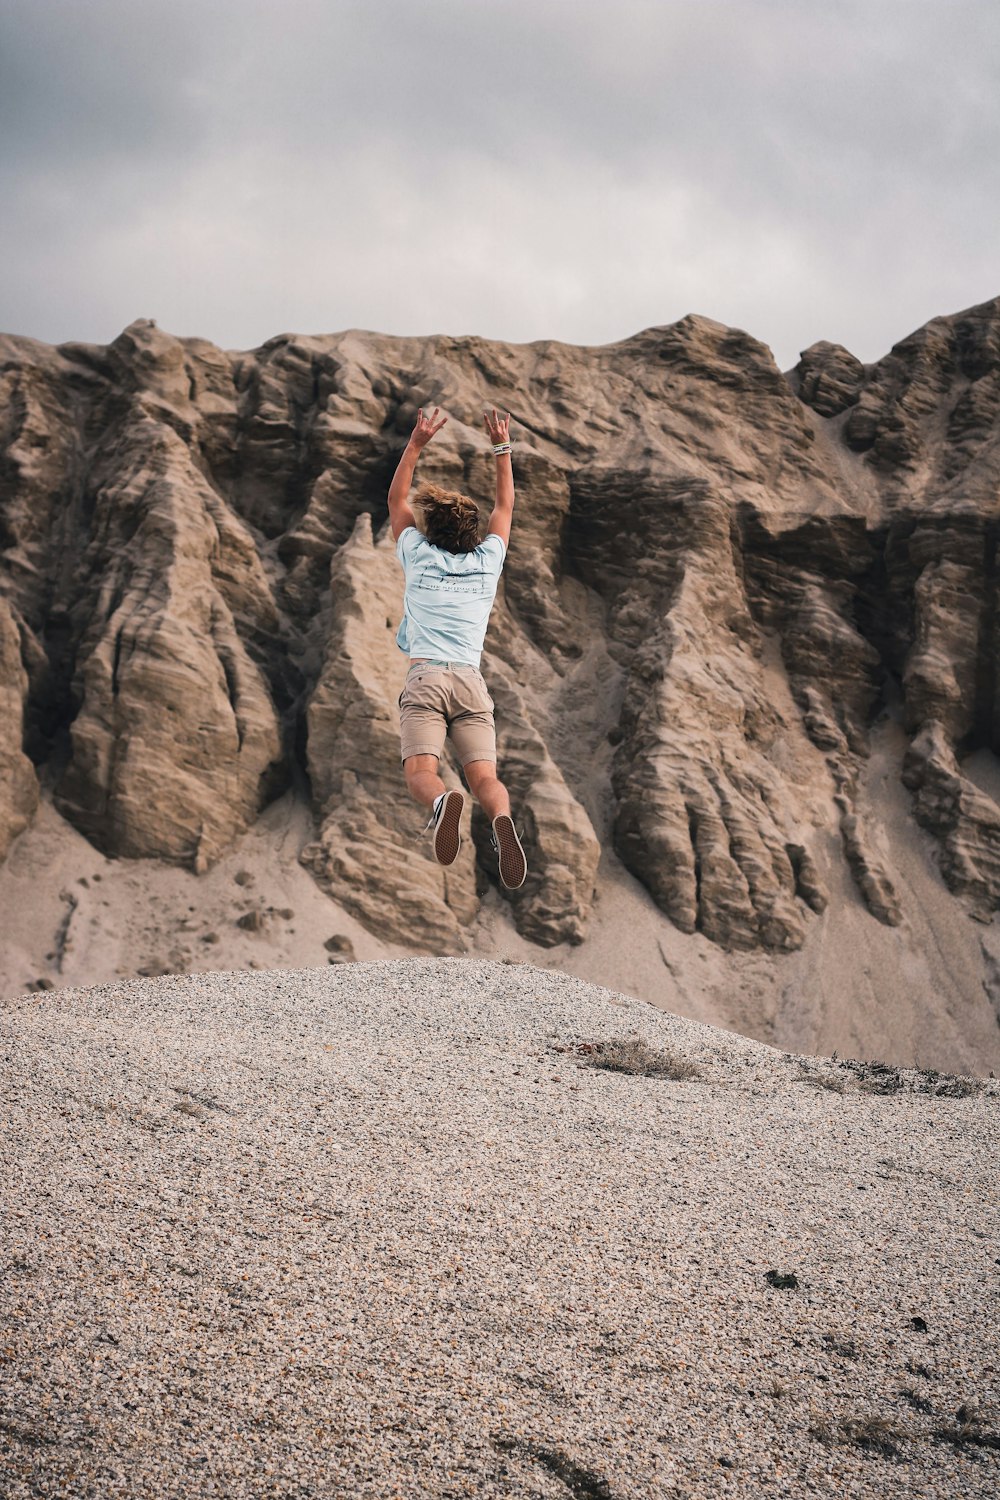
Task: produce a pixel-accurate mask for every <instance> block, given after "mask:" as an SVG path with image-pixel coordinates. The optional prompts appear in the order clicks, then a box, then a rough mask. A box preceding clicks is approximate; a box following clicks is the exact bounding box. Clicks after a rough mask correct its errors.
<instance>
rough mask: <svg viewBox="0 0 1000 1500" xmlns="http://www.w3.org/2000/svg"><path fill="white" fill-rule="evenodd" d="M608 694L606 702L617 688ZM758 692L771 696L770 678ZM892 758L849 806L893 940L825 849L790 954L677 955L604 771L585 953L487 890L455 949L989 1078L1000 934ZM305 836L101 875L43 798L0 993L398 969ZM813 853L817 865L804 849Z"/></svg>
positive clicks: (1, 872) (721, 1018)
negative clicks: (866, 844)
mask: <svg viewBox="0 0 1000 1500" xmlns="http://www.w3.org/2000/svg"><path fill="white" fill-rule="evenodd" d="M605 688H606V691H607V692H608V693H613V691H614V684H613V682H609V683H606V684H605ZM774 691H775V693H776V694H778V693H780V692H781V691H785V692H787V687H783V680H782V679H781V677H780V675H779V674H777V673H775V679H774ZM904 743H905V740H904V736H903V733H902V730H901V729H900V728H899V726H898V725H897V724H896V723H895V722H894V720H893V719H892V718H891V717H887V718H886V719H884V720H883V721H882V723H881V724H880V725H879V726H877V727H876V730H875V733H874V735H873V753H872V756H871V759H870V762H869V768H868V777H867V783H866V786H865V789H864V798H865V799H866V801H867V803H868V805H869V806H870V807H871V808H872V809H873V811H874V812H876V813H877V818H875V819H874V820H873V826H878V827H880V828H881V830H882V838H883V844H884V847H883V848H882V849H881V850H880V853H881V854H882V855H883V857H884V858H885V860H886V862H887V866H888V868H889V870H890V872H891V875H892V878H893V881H894V883H895V885H896V887H897V889H898V890H899V892H900V896H901V900H902V905H903V911H904V917H905V920H904V924H903V926H901V927H899V928H894V929H893V928H887V927H883V926H881V925H880V924H879V923H878V922H876V921H875V920H874V918H873V917H871V916H870V914H869V913H868V912H867V911H866V909H865V908H864V906H863V905H862V902H861V899H860V897H859V895H858V893H857V890H856V888H855V887H854V886H853V884H852V883H851V881H850V879H849V877H848V875H847V871H846V867H845V865H844V862H843V859H842V857H841V856H840V852H839V845H838V841H837V840H836V838H835V837H834V835H833V834H832V833H831V834H830V835H829V836H828V845H829V847H828V854H827V858H826V859H825V861H824V863H823V869H822V873H823V876H824V878H825V880H826V881H827V883H828V885H829V886H830V888H831V892H832V899H831V903H830V906H829V908H828V909H827V911H826V912H825V913H824V914H823V915H822V916H821V917H816V918H814V919H812V920H811V921H810V924H809V929H808V937H807V941H806V944H805V946H804V947H803V948H802V950H801V951H799V952H798V953H793V954H790V955H787V956H775V955H770V954H766V953H749V954H741V953H725V952H724V951H722V950H721V949H720V948H719V947H718V946H716V945H715V944H713V943H710V942H708V941H707V940H706V939H704V938H703V937H701V936H699V935H694V936H686V935H685V934H683V933H681V932H679V931H678V930H677V929H676V928H675V927H674V926H673V924H672V923H671V922H670V921H669V920H668V919H667V918H666V917H664V915H663V914H662V912H660V911H659V910H658V909H657V907H656V906H655V905H654V903H653V902H652V901H651V899H650V898H649V896H648V894H647V892H646V891H645V890H644V888H643V887H642V886H641V885H640V884H639V883H638V882H637V881H636V880H635V879H634V878H633V877H632V876H631V875H630V874H629V873H628V872H627V871H626V870H625V869H624V868H623V866H622V865H621V862H620V861H619V860H618V859H617V857H616V856H615V854H614V852H613V851H612V850H611V849H610V840H609V839H608V838H607V837H606V836H605V835H606V826H607V824H608V822H609V819H610V801H609V798H608V793H607V775H606V767H604V766H603V765H602V764H600V763H599V762H595V763H594V764H592V765H591V766H590V767H589V771H588V777H587V782H586V792H585V797H586V806H587V811H588V813H589V815H590V816H591V818H592V820H593V822H594V825H595V828H596V829H597V831H598V834H599V835H600V836H601V838H602V842H603V846H604V852H603V854H602V859H601V865H600V869H599V871H598V896H597V900H596V904H595V908H594V912H593V916H592V918H591V922H590V926H589V930H588V935H587V937H586V939H585V941H584V942H583V943H582V944H580V945H579V946H577V947H573V946H570V945H568V944H564V945H562V946H560V947H556V948H552V949H545V948H539V947H537V946H536V945H534V944H532V943H529V942H527V941H526V940H525V939H523V938H521V937H520V936H519V935H518V934H517V933H516V932H515V930H514V927H513V924H512V922H511V921H510V918H509V914H508V909H507V906H506V903H505V902H504V901H503V899H502V898H501V896H500V894H499V892H498V891H497V890H496V889H495V888H491V890H490V891H489V892H488V893H487V895H486V896H485V898H484V901H483V905H482V908H481V910H480V914H479V917H478V919H477V921H476V923H475V925H474V927H473V929H472V930H471V932H470V934H469V937H470V944H471V949H472V951H473V952H475V953H476V954H479V955H481V956H483V957H486V958H503V957H514V958H518V959H522V960H527V961H530V962H532V963H535V964H540V965H542V966H545V967H552V968H556V969H559V970H561V971H563V972H566V973H570V974H575V975H577V976H579V977H580V978H582V979H586V980H590V981H592V982H594V983H597V984H603V985H607V986H609V987H611V988H614V989H617V990H622V991H624V992H626V993H628V994H632V995H635V996H638V997H640V998H642V999H644V1000H648V1001H650V1002H651V1003H652V1004H654V1005H657V1006H660V1007H663V1008H665V1009H668V1010H671V1011H675V1012H677V1013H678V1014H680V1015H685V1016H689V1017H691V1018H693V1019H695V1020H702V1021H708V1022H711V1023H712V1024H714V1025H718V1026H724V1027H728V1028H731V1029H733V1030H736V1031H740V1032H742V1033H744V1034H745V1035H748V1036H755V1037H758V1038H760V1039H761V1040H764V1041H768V1042H772V1043H774V1044H776V1045H779V1046H782V1047H788V1048H795V1049H798V1050H803V1051H810V1052H823V1053H832V1052H835V1051H836V1052H838V1053H839V1054H840V1055H842V1056H850V1057H862V1058H872V1057H876V1058H881V1059H884V1060H886V1061H889V1062H894V1063H900V1064H905V1065H910V1064H917V1065H922V1066H926V1067H937V1068H942V1069H948V1070H952V1071H956V1072H968V1073H979V1074H988V1073H989V1072H990V1071H991V1070H995V1071H997V1072H1000V1025H998V1015H1000V1010H998V1007H1000V932H998V931H996V922H995V920H994V923H993V924H992V925H990V926H983V925H981V924H979V923H976V922H973V921H972V920H971V919H970V918H968V917H966V916H965V915H964V914H963V913H962V911H961V910H960V908H959V905H958V903H957V902H956V901H955V900H954V898H953V897H952V896H951V895H950V894H949V893H948V892H947V890H946V889H945V887H944V884H943V882H942V881H941V879H940V876H939V875H938V873H937V870H936V867H935V864H934V854H933V848H932V844H931V841H930V840H929V839H928V838H927V837H926V836H925V835H924V834H922V833H921V832H920V830H919V829H918V828H917V827H916V825H915V823H914V822H913V819H912V816H911V814H910V812H909V806H908V804H909V797H908V794H907V792H906V791H905V790H904V788H903V787H902V785H901V784H900V782H899V778H898V767H899V764H900V761H901V757H902V753H903V748H904ZM799 753H801V752H799ZM788 769H789V773H790V774H792V773H794V775H795V776H796V778H797V782H798V787H799V795H800V806H801V807H803V808H804V809H806V811H807V812H808V809H809V807H810V802H809V798H808V796H807V795H806V792H807V790H808V788H809V787H810V786H811V787H813V789H814V804H815V817H816V820H817V825H819V824H821V821H825V819H826V818H827V817H828V807H829V794H828V788H827V787H826V786H825V785H824V783H823V778H824V776H826V775H828V773H827V772H826V770H825V767H824V765H823V761H822V757H821V756H820V755H819V752H815V761H814V762H813V761H810V763H809V764H807V765H803V766H799V767H798V768H795V767H791V768H788ZM969 769H970V774H975V775H977V776H978V777H979V778H980V779H981V780H984V779H986V778H988V777H990V776H991V775H992V774H994V771H995V762H994V761H993V758H992V757H989V756H986V757H983V756H980V757H978V758H976V759H975V763H974V764H972V765H970V768H969ZM577 784H578V785H579V782H578V783H577ZM311 836H312V820H311V817H310V813H309V810H308V806H307V804H306V801H305V797H304V792H303V791H302V790H301V789H300V790H298V791H296V792H289V793H287V794H286V795H285V796H284V797H282V798H280V799H279V800H278V801H277V802H275V803H273V804H272V805H271V807H269V808H268V809H267V811H266V812H265V813H264V814H263V816H262V817H261V818H260V819H259V821H258V823H257V825H256V826H255V827H254V828H253V829H252V830H251V831H250V832H249V833H248V834H247V835H246V836H245V837H244V838H243V839H242V840H241V841H240V842H239V843H238V844H237V846H236V847H235V848H234V849H233V850H232V851H231V852H230V853H229V854H227V855H226V856H225V857H224V858H223V859H222V860H221V861H220V862H219V863H218V865H216V866H215V867H214V868H213V869H212V870H211V871H210V872H209V873H208V874H206V875H203V876H195V875H193V874H191V873H190V872H189V871H185V870H180V869H177V868H174V867H171V866H168V865H164V864H161V863H159V862H158V861H155V860H109V859H105V858H104V857H103V856H102V855H100V854H99V853H98V852H97V851H96V850H94V849H93V847H92V846H91V845H90V844H89V843H88V842H87V841H86V840H85V839H83V838H82V837H81V836H80V835H79V834H78V833H77V832H76V830H75V829H73V828H72V827H71V826H70V825H69V824H68V823H67V822H66V821H65V819H63V818H62V817H61V816H60V815H59V814H58V813H57V812H56V811H55V809H54V808H53V807H52V805H51V802H50V801H49V800H48V798H47V797H46V799H45V800H44V801H43V804H42V806H41V807H40V809H39V813H38V816H37V818H36V820H35V823H34V825H33V826H32V827H31V828H29V829H28V830H27V831H26V832H25V833H24V834H22V835H21V837H20V838H19V839H18V840H17V841H16V842H15V844H14V846H13V848H12V850H11V853H10V856H9V857H8V859H7V861H6V863H5V864H4V865H2V866H0V911H2V912H3V930H2V941H0V993H6V994H14V993H16V992H18V991H20V990H23V989H24V988H25V987H26V986H27V985H29V984H30V983H31V982H32V981H34V980H37V979H38V978H39V977H42V976H44V977H45V978H47V979H48V980H49V981H50V982H51V983H52V984H54V985H56V986H60V987H61V986H65V985H91V984H99V983H104V982H107V981H110V980H115V979H118V978H122V977H127V976H132V975H136V974H138V973H139V972H140V971H141V970H143V969H145V970H147V971H149V972H152V973H154V974H155V973H159V972H163V971H165V970H171V969H173V970H179V971H184V970H193V971H210V970H220V969H246V968H253V967H259V968H266V969H273V968H281V967H291V968H298V967H310V966H314V965H318V964H325V963H327V961H328V958H329V953H328V951H327V949H326V948H325V947H324V943H325V941H326V940H327V939H328V938H330V937H333V936H335V935H337V934H342V935H345V936H346V937H348V938H349V939H350V940H351V941H352V943H353V946H354V952H355V954H356V956H357V957H358V958H359V959H376V958H389V957H399V956H402V955H403V953H404V950H403V949H401V948H400V947H399V946H398V945H395V944H391V943H386V942H382V941H380V940H379V938H378V937H377V936H375V935H373V934H372V933H370V932H368V931H367V930H366V929H365V928H364V927H362V926H361V924H360V923H358V922H357V921H356V920H355V919H354V918H352V917H351V916H350V915H349V914H348V913H346V912H345V911H344V910H343V909H342V908H341V907H339V906H338V905H337V904H336V903H335V902H333V901H332V900H331V899H330V898H329V897H327V896H326V895H324V894H323V893H322V892H321V891H320V890H319V889H318V888H317V886H316V885H315V883H314V881H313V880H312V878H311V876H310V875H309V874H308V873H307V872H306V871H305V870H304V869H303V868H302V866H301V865H300V864H299V863H298V859H297V855H298V852H299V850H300V849H301V848H302V847H303V845H304V844H306V843H307V842H308V841H309V839H310V837H311ZM811 842H812V844H813V846H814V847H816V848H818V849H819V850H820V853H821V858H822V852H821V851H822V839H821V838H819V837H817V835H816V833H815V832H813V833H811ZM413 857H414V858H415V859H416V858H427V857H429V850H428V849H427V848H426V847H425V846H424V845H423V844H421V843H419V842H418V843H416V844H415V845H414V852H413ZM237 876H239V877H240V880H242V881H244V883H243V884H240V883H238V881H237ZM252 910H260V911H262V912H263V913H264V914H265V916H264V925H263V926H262V928H261V929H260V930H259V931H256V932H254V931H247V930H245V929H242V928H240V927H239V926H238V925H237V922H238V919H239V917H240V916H241V915H243V914H244V913H246V912H248V911H252ZM286 912H290V913H291V915H290V916H285V915H283V914H284V913H286ZM213 935H214V936H213ZM50 955H51V956H50Z"/></svg>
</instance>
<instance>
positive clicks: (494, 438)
mask: <svg viewBox="0 0 1000 1500" xmlns="http://www.w3.org/2000/svg"><path fill="white" fill-rule="evenodd" d="M483 422H484V424H485V427H486V431H487V432H488V433H489V435H490V442H491V443H509V442H510V412H508V413H507V415H506V416H504V417H501V416H498V415H497V409H496V407H495V406H494V407H493V409H492V415H491V414H490V412H488V411H484V412H483Z"/></svg>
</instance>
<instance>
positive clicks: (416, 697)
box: [399, 661, 497, 766]
mask: <svg viewBox="0 0 1000 1500" xmlns="http://www.w3.org/2000/svg"><path fill="white" fill-rule="evenodd" d="M493 708H494V703H493V699H492V698H491V697H490V695H489V691H488V689H487V687H486V680H485V678H484V677H483V674H482V673H481V672H480V670H479V668H478V667H470V666H467V665H466V664H465V663H464V662H441V661H415V662H412V663H411V664H410V670H409V671H408V672H407V674H406V686H405V687H404V688H403V691H402V692H401V693H400V695H399V736H400V749H401V752H402V753H401V759H402V760H404V761H405V760H408V759H409V757H410V756H411V755H436V756H437V757H438V759H439V760H440V758H441V755H442V752H443V751H444V742H445V736H446V735H449V734H450V735H451V742H452V744H453V745H454V747H455V752H456V754H457V755H458V758H459V760H460V761H461V763H462V765H463V766H466V765H468V763H469V762H470V761H472V760H491V761H493V762H494V764H495V763H496V758H497V736H496V728H495V725H494V721H493Z"/></svg>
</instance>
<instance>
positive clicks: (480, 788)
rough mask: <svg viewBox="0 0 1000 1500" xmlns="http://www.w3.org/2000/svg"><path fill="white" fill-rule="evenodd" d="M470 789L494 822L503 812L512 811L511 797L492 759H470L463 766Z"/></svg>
mask: <svg viewBox="0 0 1000 1500" xmlns="http://www.w3.org/2000/svg"><path fill="white" fill-rule="evenodd" d="M462 770H463V771H464V772H465V779H466V781H467V782H468V783H469V791H470V792H471V793H472V795H473V796H474V797H475V799H476V801H477V802H478V803H479V806H480V807H481V808H482V810H483V812H484V813H485V814H486V816H487V817H488V818H489V820H490V822H491V823H492V822H493V819H494V818H498V817H499V816H500V814H501V813H509V812H510V797H509V796H508V794H507V788H506V787H505V786H504V784H503V782H502V781H498V779H497V768H496V764H495V762H494V761H492V760H470V761H469V762H468V763H467V764H466V765H464V766H463V767H462Z"/></svg>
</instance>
